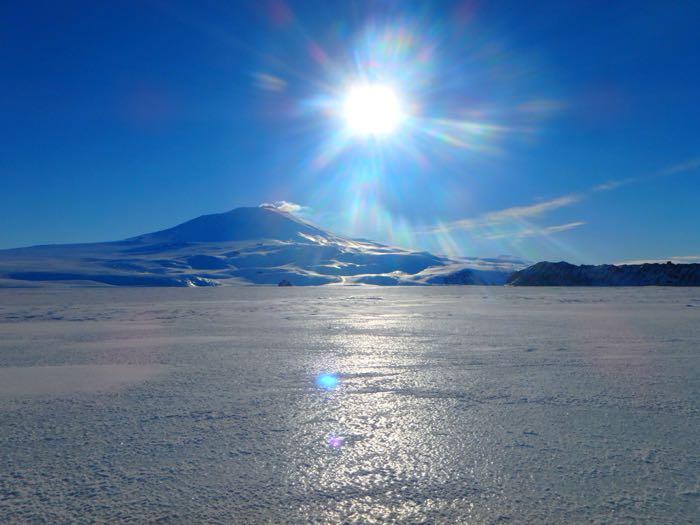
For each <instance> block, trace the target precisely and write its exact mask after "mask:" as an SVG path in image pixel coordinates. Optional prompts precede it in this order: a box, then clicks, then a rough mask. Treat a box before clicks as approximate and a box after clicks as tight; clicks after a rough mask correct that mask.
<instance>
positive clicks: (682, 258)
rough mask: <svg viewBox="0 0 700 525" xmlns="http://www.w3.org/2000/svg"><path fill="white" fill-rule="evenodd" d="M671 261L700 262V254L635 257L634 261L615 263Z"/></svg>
mask: <svg viewBox="0 0 700 525" xmlns="http://www.w3.org/2000/svg"><path fill="white" fill-rule="evenodd" d="M668 261H671V262H673V263H676V264H691V263H700V255H675V256H673V257H664V258H663V259H635V260H632V261H619V262H616V263H615V264H645V263H651V264H653V263H665V262H668Z"/></svg>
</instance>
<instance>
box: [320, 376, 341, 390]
mask: <svg viewBox="0 0 700 525" xmlns="http://www.w3.org/2000/svg"><path fill="white" fill-rule="evenodd" d="M339 384H340V379H338V376H337V375H335V374H320V375H318V376H317V377H316V386H317V387H319V388H323V389H324V390H335V389H336V388H337V387H338V385H339Z"/></svg>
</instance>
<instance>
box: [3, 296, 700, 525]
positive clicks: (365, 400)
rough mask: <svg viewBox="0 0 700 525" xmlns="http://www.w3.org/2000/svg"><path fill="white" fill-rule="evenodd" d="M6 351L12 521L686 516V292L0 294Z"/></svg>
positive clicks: (692, 461) (698, 299) (689, 367)
mask: <svg viewBox="0 0 700 525" xmlns="http://www.w3.org/2000/svg"><path fill="white" fill-rule="evenodd" d="M29 285H31V283H29ZM0 334H1V336H0V380H2V382H5V381H7V384H5V385H4V386H3V387H2V388H0V418H1V420H2V425H0V452H1V453H0V501H1V502H2V505H1V506H0V509H1V510H0V512H1V513H2V521H3V522H5V523H88V522H89V523H93V522H98V523H99V522H110V523H146V522H149V523H150V522H164V523H295V524H296V523H387V522H400V523H450V524H452V523H503V522H513V523H674V524H689V523H697V518H698V515H700V513H699V511H700V508H699V506H700V480H699V477H698V476H699V472H700V468H699V467H700V449H699V448H698V436H699V435H700V411H699V408H698V407H700V403H699V401H700V387H699V386H700V385H699V384H698V370H700V352H699V351H698V349H699V348H700V295H698V292H697V290H694V289H690V288H614V289H613V288H515V287H482V286H469V287H402V288H375V287H354V288H353V287H333V286H331V287H323V288H308V287H307V288H304V287H297V286H293V287H276V286H275V287H218V288H202V289H195V290H179V289H173V288H140V289H139V288H104V287H103V288H99V287H95V288H79V289H76V288H69V287H48V288H40V289H0ZM323 374H326V375H331V376H332V377H335V378H337V384H333V385H330V384H326V383H327V382H325V383H324V388H320V387H319V386H317V381H316V380H317V378H319V377H321V376H322V375H323ZM324 377H325V376H324Z"/></svg>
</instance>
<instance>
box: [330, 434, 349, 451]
mask: <svg viewBox="0 0 700 525" xmlns="http://www.w3.org/2000/svg"><path fill="white" fill-rule="evenodd" d="M327 443H328V446H329V447H331V448H333V449H335V450H338V449H340V448H341V447H342V446H343V444H345V438H344V437H341V436H331V437H329V438H328V440H327Z"/></svg>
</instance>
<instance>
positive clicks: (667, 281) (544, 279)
mask: <svg viewBox="0 0 700 525" xmlns="http://www.w3.org/2000/svg"><path fill="white" fill-rule="evenodd" d="M508 284H512V285H514V286H700V264H673V263H672V262H668V263H666V264H623V265H619V266H615V265H612V264H601V265H599V266H591V265H581V266H575V265H573V264H569V263H566V262H558V263H552V262H540V263H537V264H534V265H532V266H530V267H528V268H525V269H523V270H520V271H517V272H515V273H513V275H511V276H510V278H509V279H508Z"/></svg>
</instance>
